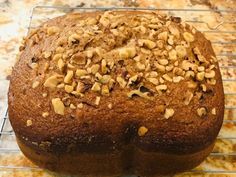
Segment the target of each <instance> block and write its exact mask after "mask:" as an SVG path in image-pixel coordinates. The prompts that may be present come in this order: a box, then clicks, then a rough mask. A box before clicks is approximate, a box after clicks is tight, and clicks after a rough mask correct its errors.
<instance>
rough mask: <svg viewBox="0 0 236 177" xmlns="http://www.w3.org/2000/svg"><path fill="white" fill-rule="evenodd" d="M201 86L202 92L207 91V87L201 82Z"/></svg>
mask: <svg viewBox="0 0 236 177" xmlns="http://www.w3.org/2000/svg"><path fill="white" fill-rule="evenodd" d="M201 88H202V91H203V92H206V91H207V87H206V85H205V84H201Z"/></svg>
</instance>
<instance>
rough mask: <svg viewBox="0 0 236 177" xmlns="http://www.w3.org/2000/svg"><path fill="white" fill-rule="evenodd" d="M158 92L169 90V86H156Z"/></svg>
mask: <svg viewBox="0 0 236 177" xmlns="http://www.w3.org/2000/svg"><path fill="white" fill-rule="evenodd" d="M156 90H157V91H160V90H167V85H158V86H156Z"/></svg>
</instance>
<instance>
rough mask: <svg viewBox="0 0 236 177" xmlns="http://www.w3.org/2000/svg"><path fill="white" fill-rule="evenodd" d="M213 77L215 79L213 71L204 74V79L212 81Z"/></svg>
mask: <svg viewBox="0 0 236 177" xmlns="http://www.w3.org/2000/svg"><path fill="white" fill-rule="evenodd" d="M214 77H215V71H214V70H210V71H209V72H205V78H207V79H212V78H214Z"/></svg>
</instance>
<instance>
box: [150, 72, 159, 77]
mask: <svg viewBox="0 0 236 177" xmlns="http://www.w3.org/2000/svg"><path fill="white" fill-rule="evenodd" d="M149 76H150V77H157V76H158V73H157V72H156V71H151V72H150V73H149Z"/></svg>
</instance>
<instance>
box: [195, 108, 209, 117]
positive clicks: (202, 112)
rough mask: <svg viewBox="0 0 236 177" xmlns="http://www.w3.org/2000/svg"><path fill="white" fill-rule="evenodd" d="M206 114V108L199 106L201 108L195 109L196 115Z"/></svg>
mask: <svg viewBox="0 0 236 177" xmlns="http://www.w3.org/2000/svg"><path fill="white" fill-rule="evenodd" d="M206 114H207V111H206V108H204V107H201V108H198V109H197V115H198V116H200V117H202V116H204V115H206Z"/></svg>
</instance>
